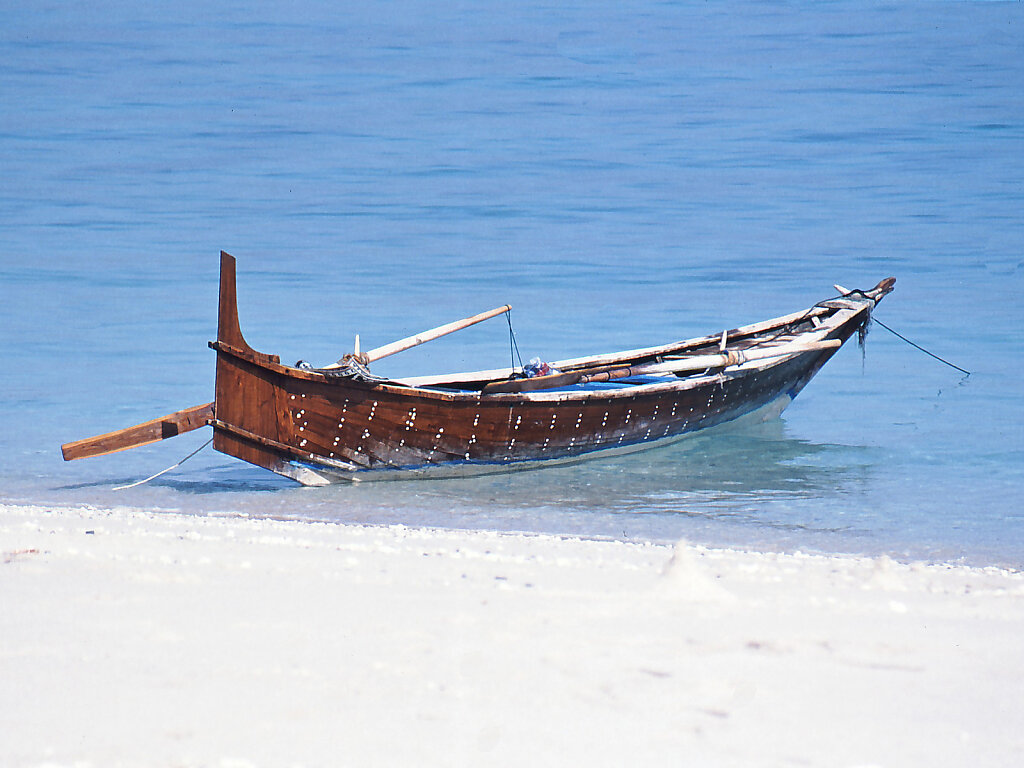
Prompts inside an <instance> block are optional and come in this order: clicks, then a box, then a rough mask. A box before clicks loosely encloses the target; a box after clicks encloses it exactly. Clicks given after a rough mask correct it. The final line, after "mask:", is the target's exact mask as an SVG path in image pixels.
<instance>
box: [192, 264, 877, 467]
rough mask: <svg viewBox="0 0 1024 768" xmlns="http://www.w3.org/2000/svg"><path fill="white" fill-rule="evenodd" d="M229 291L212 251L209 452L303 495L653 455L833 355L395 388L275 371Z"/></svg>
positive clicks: (784, 394)
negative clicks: (534, 382)
mask: <svg viewBox="0 0 1024 768" xmlns="http://www.w3.org/2000/svg"><path fill="white" fill-rule="evenodd" d="M234 283H235V277H234V260H233V259H232V258H231V257H230V256H227V254H224V255H223V257H222V271H221V306H220V324H219V331H218V340H217V341H216V342H211V345H210V346H211V347H213V348H214V349H215V350H216V351H217V381H216V400H215V418H214V419H212V420H211V422H210V423H211V424H212V425H213V427H214V448H215V449H217V450H218V451H221V452H223V453H225V454H228V455H231V456H234V457H237V458H239V459H242V460H244V461H248V462H250V463H252V464H256V465H258V466H261V467H265V468H267V469H270V470H272V471H274V472H277V473H279V474H281V475H284V476H287V477H291V478H292V479H294V480H297V481H298V482H301V483H303V484H307V485H322V484H325V483H328V482H333V481H338V480H342V481H344V480H359V479H375V478H377V479H387V478H398V477H409V476H429V475H438V474H441V475H443V474H474V473H487V472H500V471H508V470H511V469H520V468H527V467H533V466H539V465H544V464H546V463H552V462H557V463H562V462H566V461H575V460H579V459H582V458H586V457H588V456H591V455H597V454H600V453H602V452H606V451H614V452H623V451H635V450H641V449H644V448H649V447H654V446H658V445H664V444H665V443H666V442H671V441H673V440H676V439H679V438H681V437H684V436H686V435H689V434H692V433H695V432H698V431H702V430H705V429H708V428H710V427H714V426H717V425H719V424H723V423H726V422H729V421H733V420H735V419H737V418H740V417H742V416H745V415H747V414H749V413H751V412H754V411H758V410H759V409H763V408H765V407H766V406H769V405H770V404H773V403H775V404H778V403H782V402H785V403H788V402H789V401H791V400H792V399H793V398H794V397H796V395H797V394H798V393H799V392H800V391H801V390H802V389H803V388H804V387H805V386H806V385H807V383H808V382H809V381H810V380H811V378H812V377H813V376H814V375H815V374H816V373H817V372H818V370H820V368H821V367H822V366H823V365H824V364H825V363H826V362H827V361H828V359H829V358H830V357H831V356H832V355H833V354H834V353H835V348H831V349H823V350H822V349H815V350H813V351H807V352H802V353H798V354H791V355H788V356H784V357H782V358H781V359H778V360H772V361H767V362H758V363H753V364H751V363H748V364H746V365H737V366H733V367H731V368H730V367H725V368H723V369H719V370H718V371H707V372H704V373H703V374H701V375H690V376H686V377H677V376H663V377H660V378H657V379H656V380H655V381H654V382H653V383H645V384H639V385H633V386H622V387H617V388H612V389H600V390H595V389H587V388H581V387H570V388H568V389H567V390H556V391H542V392H529V393H498V394H484V393H483V392H482V391H480V390H479V389H477V390H476V391H473V390H470V391H459V390H455V389H442V388H437V387H425V386H407V385H404V384H401V383H396V382H390V381H372V380H371V381H367V380H360V379H359V378H352V377H351V376H345V375H336V374H333V373H329V372H327V371H325V370H320V371H315V370H306V369H301V368H294V367H289V366H283V365H281V364H280V361H279V359H278V358H277V357H275V356H271V355H264V354H261V353H259V352H256V351H255V350H253V349H252V348H251V347H249V346H248V344H246V342H245V340H244V338H243V337H242V334H241V331H240V330H239V327H238V319H237V307H236V300H235V287H234ZM873 306H874V302H873V301H863V302H860V301H850V302H847V304H846V305H843V306H841V307H840V308H839V309H833V310H829V311H830V312H832V315H833V317H832V319H831V321H830V322H831V324H828V325H824V326H822V328H821V330H820V331H817V332H816V336H815V338H816V339H817V340H818V341H819V342H820V341H823V340H824V341H828V340H838V342H840V343H841V342H845V341H846V340H847V339H848V338H849V337H850V336H851V335H853V334H854V333H855V332H856V331H857V329H858V328H860V327H862V326H863V324H864V322H865V320H866V318H867V317H868V313H869V312H870V308H871V307H873ZM808 316H809V313H808ZM799 321H800V322H803V323H805V324H806V325H807V326H808V327H812V326H811V323H810V320H808V319H806V318H803V317H801V318H799ZM816 323H817V325H821V323H820V321H816ZM814 327H816V326H814ZM733 333H734V334H739V335H740V336H742V335H743V334H742V332H739V331H737V332H733ZM698 341H699V340H698ZM697 346H698V347H699V346H700V344H698V345H697ZM705 346H706V344H705ZM837 346H838V345H837ZM650 357H651V356H650V355H648V356H647V358H644V357H643V356H639V357H638V358H637V359H649V358H650ZM659 359H660V358H659ZM568 362H574V361H568Z"/></svg>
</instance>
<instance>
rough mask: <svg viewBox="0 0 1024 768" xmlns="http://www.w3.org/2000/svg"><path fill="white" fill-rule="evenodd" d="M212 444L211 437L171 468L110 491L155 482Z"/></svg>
mask: <svg viewBox="0 0 1024 768" xmlns="http://www.w3.org/2000/svg"><path fill="white" fill-rule="evenodd" d="M212 442H213V438H212V437H211V438H210V439H209V440H207V441H206V442H205V443H203V444H202V445H200V446H199V447H198V448H196V449H195V450H194V451H192V453H190V454H189V455H188V456H186V457H185V458H184V459H182V460H181V461H179V462H178V463H177V464H175V465H173V466H170V467H168V468H167V469H161V470H160V471H159V472H157V473H156V474H155V475H150V476H149V477H147V478H146V479H145V480H139V481H138V482H137V483H129V484H128V485H118V486H115V487H114V488H113V489H112V490H115V491H123V490H126V489H128V488H134V487H135V486H137V485H142V484H143V483H148V482H149V481H150V480H156V479H157V478H158V477H160V475H165V474H167V473H168V472H170V471H171V470H172V469H177V468H178V467H180V466H181V465H182V464H184V463H185V462H186V461H188V460H189V459H191V458H192V457H193V456H195V455H196V454H197V453H199V452H200V451H201V450H203V448H205V447H206V446H208V445H209V444H210V443H212Z"/></svg>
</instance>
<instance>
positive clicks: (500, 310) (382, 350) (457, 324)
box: [361, 304, 512, 363]
mask: <svg viewBox="0 0 1024 768" xmlns="http://www.w3.org/2000/svg"><path fill="white" fill-rule="evenodd" d="M510 309H512V306H511V305H509V304H506V305H505V306H503V307H497V308H495V309H491V310H488V311H487V312H481V313H480V314H479V315H473V316H472V317H467V318H465V319H464V320H456V321H454V322H452V323H446V324H445V325H439V326H438V327H437V328H431V329H430V330H429V331H423V332H422V333H417V334H415V335H413V336H406V337H405V338H404V339H399V340H398V341H393V342H391V343H390V344H385V345H384V346H383V347H377V348H376V349H371V350H370V351H369V352H365V353H363V355H362V356H361V357H363V358H364V359H365V360H366V362H367V363H372V362H373V361H374V360H380V359H381V358H384V357H387V356H388V355H394V354H396V353H398V352H403V351H405V350H407V349H412V348H413V347H418V346H419V345H420V344H423V343H424V342H427V341H433V340H434V339H438V338H440V337H441V336H447V335H448V334H449V333H455V331H461V330H462V329H463V328H468V327H469V326H471V325H476V324H477V323H482V322H483V321H484V320H490V319H491V318H492V317H496V316H497V315H503V314H505V313H506V312H508V311H509V310H510Z"/></svg>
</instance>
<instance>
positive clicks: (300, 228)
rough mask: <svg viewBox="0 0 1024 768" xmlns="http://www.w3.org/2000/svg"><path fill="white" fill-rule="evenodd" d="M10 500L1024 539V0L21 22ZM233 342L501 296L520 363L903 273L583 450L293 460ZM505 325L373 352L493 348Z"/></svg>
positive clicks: (3, 263)
mask: <svg viewBox="0 0 1024 768" xmlns="http://www.w3.org/2000/svg"><path fill="white" fill-rule="evenodd" d="M0 20H2V22H3V23H2V24H0V95H2V107H0V360H2V363H0V417H2V418H0V457H2V458H0V501H3V502H8V503H22V502H24V503H40V504H68V503H71V504H93V505H98V506H110V505H126V506H146V507H155V508H159V509H167V510H179V511H184V512H189V513H196V514H229V515H230V514H247V515H252V516H271V517H276V518H294V519H302V520H305V519H313V520H332V521H342V522H359V523H405V524H410V525H428V526H443V527H455V528H483V529H501V530H517V531H542V532H553V533H559V534H572V535H583V536H601V537H606V536H610V537H616V538H627V539H642V540H655V541H671V540H674V539H677V538H680V537H685V538H687V539H689V540H691V541H694V542H697V543H703V544H709V545H716V546H717V545H726V546H737V547H750V548H757V549H763V550H783V551H793V550H805V551H806V550H811V551H820V552H851V553H863V554H883V553H884V554H889V555H892V556H895V557H899V558H924V559H931V560H944V561H962V562H969V563H974V564H999V565H1009V566H1012V567H1021V566H1024V512H1022V507H1024V504H1022V501H1021V499H1022V497H1024V406H1022V403H1021V394H1022V385H1021V379H1022V372H1024V362H1022V361H1024V338H1022V334H1021V327H1022V324H1024V309H1022V299H1024V5H1021V4H1020V3H980V2H961V3H946V2H943V3H884V4H883V3H877V4H876V3H860V2H830V3H806V4H801V3H770V4H768V3H738V2H726V3H710V4H705V3H671V2H653V1H645V2H628V1H626V2H614V3H605V2H578V3H573V2H566V3H557V4H554V3H549V2H540V1H538V0H519V1H518V2H515V3H498V2H483V3H434V2H395V3H370V4H338V3H327V2H309V1H303V0H298V2H294V3H267V2H256V3H253V2H245V3H241V2H238V3H232V2H209V1H208V0H204V2H201V3H200V2H188V1H186V2H183V3H178V4H175V5H173V6H164V5H152V4H147V3H134V2H132V3H129V2H112V1H104V0H99V2H96V3H90V4H85V5H82V4H63V3H55V4H43V3H29V4H23V5H22V6H19V7H17V8H15V7H12V6H11V5H10V4H8V7H6V8H5V9H4V10H3V11H2V12H0ZM220 249H224V250H227V251H229V252H231V253H233V254H234V255H235V256H236V257H237V258H238V259H239V267H238V273H239V274H238V291H239V304H240V314H241V323H242V327H243V330H244V332H245V333H246V336H247V338H248V340H249V342H250V343H251V344H252V345H253V346H254V347H256V348H257V349H259V350H261V351H264V352H271V353H276V354H280V355H281V357H282V359H283V360H285V361H286V362H293V361H295V360H297V359H299V358H302V359H305V360H309V361H312V362H314V363H316V364H324V363H327V362H331V361H333V360H335V359H337V358H338V357H339V356H340V355H341V354H343V353H345V352H348V351H351V349H352V345H353V342H354V337H355V334H357V333H358V334H360V336H361V340H362V344H363V348H364V349H365V348H368V347H372V346H377V345H380V344H383V343H386V342H388V341H392V340H394V339H397V338H400V337H403V336H406V335H408V334H410V333H413V332H417V331H420V330H423V329H426V328H430V327H433V326H435V325H439V324H441V323H444V322H447V321H449V320H452V319H456V318H459V317H463V316H466V315H470V314H474V313H476V312H479V311H482V310H484V309H488V308H490V307H494V306H499V305H501V304H504V303H506V302H507V303H511V304H512V305H513V307H514V309H513V312H512V322H513V324H514V326H515V329H516V335H517V341H518V345H519V347H520V349H521V350H522V352H523V355H524V357H527V358H528V357H533V356H538V357H541V358H543V359H546V360H554V359H558V358H561V357H570V356H578V355H583V354H588V353H597V352H609V351H614V350H617V349H621V348H630V347H636V346H643V345H648V344H654V343H661V342H666V341H670V340H674V339H680V338H686V337H689V336H696V335H703V334H705V333H709V332H716V331H719V330H721V329H723V328H728V327H734V326H736V325H738V324H742V323H748V322H755V321H759V320H762V319H765V318H767V317H771V316H775V315H778V314H783V313H786V312H790V311H795V310H799V309H804V308H806V307H807V306H809V305H811V304H813V303H815V302H816V301H818V300H821V299H824V298H827V297H829V296H831V295H833V294H834V289H833V288H832V284H833V283H836V282H838V283H841V284H843V285H846V286H848V287H851V288H854V287H860V288H868V287H871V286H873V285H874V284H875V283H876V282H878V280H880V279H881V278H883V277H887V276H889V275H894V276H896V278H897V281H898V282H897V284H896V291H895V292H894V293H893V294H892V295H891V296H889V297H888V298H887V299H886V300H885V301H884V302H883V303H882V304H881V305H880V306H879V307H878V309H877V312H876V317H877V318H878V319H879V320H881V321H882V322H884V323H886V325H889V326H891V327H892V328H894V329H896V330H898V331H899V332H901V333H903V334H904V335H906V336H907V337H909V338H911V339H913V340H914V341H916V342H917V343H919V344H921V345H922V346H924V347H926V348H928V349H930V350H932V351H933V352H935V353H936V354H940V355H942V356H944V357H946V358H948V359H950V360H951V361H953V362H955V363H956V364H957V365H960V366H962V367H963V368H966V369H968V370H970V371H971V375H970V376H969V377H964V376H963V375H962V374H959V373H958V372H956V371H954V370H953V369H951V368H949V367H947V366H944V365H943V364H941V363H939V362H937V361H936V360H934V359H932V358H930V357H927V356H926V355H924V354H923V353H921V352H919V351H917V350H915V349H913V348H912V347H910V346H908V345H907V344H905V343H904V342H902V341H900V340H899V339H897V338H895V337H894V336H892V335H891V334H889V333H888V332H887V331H885V330H884V329H882V328H881V327H879V326H878V325H875V326H873V328H872V331H871V333H870V335H869V337H868V340H867V345H866V348H865V349H864V351H863V352H861V351H860V350H858V349H857V347H856V346H855V345H854V344H850V345H848V346H847V347H845V348H844V349H843V350H841V352H840V353H839V354H838V355H837V356H836V357H835V358H834V359H833V360H832V361H831V362H830V363H829V364H828V366H826V368H825V369H824V370H823V371H822V372H821V373H820V374H819V375H818V377H817V378H816V379H815V380H814V381H813V382H812V383H811V384H810V386H809V387H808V388H807V389H806V390H805V391H804V392H803V393H802V394H801V396H800V397H799V398H797V400H796V401H795V402H794V403H793V405H792V406H791V407H790V408H789V409H788V410H787V411H786V412H785V414H784V415H783V417H782V418H781V419H778V420H774V421H771V422H768V423H765V424H761V425H739V426H735V427H732V428H727V429H724V430H721V431H719V432H718V433H717V434H712V435H707V436H701V437H697V438H694V439H692V440H689V441H685V442H683V443H680V444H678V445H675V446H672V447H667V448H663V449H658V450H653V451H649V452H646V453H641V454H637V455H633V456H628V457H619V458H599V459H594V460H592V461H588V462H584V463H581V464H578V465H574V466H565V467H556V468H550V469H544V470H539V471H534V472H524V473H515V474H507V475H495V476H488V477H476V478H467V479H459V480H429V481H408V482H387V483H367V484H357V485H338V486H331V487H327V488H317V489H311V488H300V487H298V486H295V485H294V484H292V483H291V482H289V481H287V480H284V479H282V478H278V477H276V476H274V475H272V474H270V473H268V472H266V471H264V470H261V469H258V468H255V467H252V466H249V465H247V464H244V463H242V462H239V461H237V460H234V459H231V458H228V457H225V456H222V455H220V454H216V453H214V452H213V451H212V450H211V449H206V450H205V451H202V452H200V453H199V454H198V455H197V456H195V457H194V458H193V459H191V460H190V461H188V462H187V463H185V464H183V465H182V466H181V467H179V468H177V469H175V470H174V471H172V472H169V473H167V474H165V475H163V476H161V477H159V478H158V479H156V480H154V481H153V482H151V483H149V484H146V485H142V486H139V487H136V488H132V489H127V490H122V491H116V490H114V487H115V486H117V485H120V484H126V483H131V482H134V481H136V480H139V479H142V478H144V477H146V476H148V475H150V474H152V473H154V472H156V471H158V470H160V469H163V468H165V467H167V466H169V465H172V464H174V463H175V462H177V461H178V460H180V459H181V458H182V457H183V456H185V455H186V454H188V453H189V452H191V451H193V450H195V449H196V448H198V447H199V446H201V445H202V444H203V443H204V442H205V441H206V440H207V439H208V438H209V435H208V434H207V433H208V432H209V430H207V429H203V430H200V431H197V432H194V433H190V434H188V435H185V436H182V437H179V438H176V439H175V440H169V441H164V442H163V443H160V444H158V445H154V446H149V447H146V448H141V449H138V450H134V451H129V452H124V453H119V454H114V455H111V456H107V457H102V458H94V459H89V460H85V461H80V462H73V463H64V462H63V461H62V460H61V456H60V450H59V447H60V444H61V443H63V442H67V441H70V440H74V439H77V438H81V437H85V436H89V435H93V434H97V433H100V432H106V431H109V430H112V429H117V428H120V427H123V426H128V425H131V424H135V423H138V422H141V421H146V420H148V419H151V418H154V417H157V416H161V415H163V414H166V413H169V412H171V411H175V410H178V409H180V408H184V407H187V406H190V405H196V404H199V403H204V402H208V401H209V400H211V399H212V397H213V365H214V357H213V353H212V352H211V351H210V350H209V349H208V348H207V346H206V342H207V341H208V340H210V339H212V338H214V337H215V335H216V296H217V267H218V252H219V250H220ZM508 361H509V337H508V327H507V325H506V324H505V323H504V321H503V320H500V319H498V320H492V321H489V322H488V323H485V324H482V325H480V326H477V327H475V328H473V329H470V330H466V331H463V332H460V333H459V334H456V335H454V336H451V337H449V338H447V339H444V340H439V341H436V342H432V343H430V344H427V345H424V346H422V347H420V348H418V349H415V350H410V351H408V352H404V353H402V354H400V355H396V356H395V357H393V358H389V359H387V360H384V361H381V362H380V363H378V364H377V365H376V366H375V370H376V371H378V372H380V373H383V374H388V375H392V374H393V375H400V374H406V375H411V374H420V373H433V372H442V371H447V370H453V369H460V370H468V369H476V368H489V367H497V366H502V365H507V364H508Z"/></svg>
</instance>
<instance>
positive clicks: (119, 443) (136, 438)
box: [60, 403, 213, 461]
mask: <svg viewBox="0 0 1024 768" xmlns="http://www.w3.org/2000/svg"><path fill="white" fill-rule="evenodd" d="M212 418H213V403H206V405H194V406H192V407H191V408H186V409H184V410H182V411H175V412H174V413H171V414H168V415H167V416H163V417H162V418H159V419H153V420H152V421H147V422H146V423H144V424H136V425H135V426H134V427H127V428H126V429H119V430H117V431H116V432H107V433H106V434H104V435H96V436H95V437H87V438H85V439H83V440H76V441H75V442H73V443H65V444H64V445H62V446H61V447H60V450H61V453H63V454H64V461H72V460H73V459H85V458H88V457H89V456H102V455H104V454H107V453H116V452H117V451H124V450H127V449H129V448H136V447H138V446H140V445H148V444H149V443H155V442H158V441H160V440H165V439H167V438H168V437H174V436H175V435H181V434H184V433H185V432H191V431H192V430H193V429H199V428H200V427H205V426H206V422H207V420H208V419H212Z"/></svg>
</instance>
